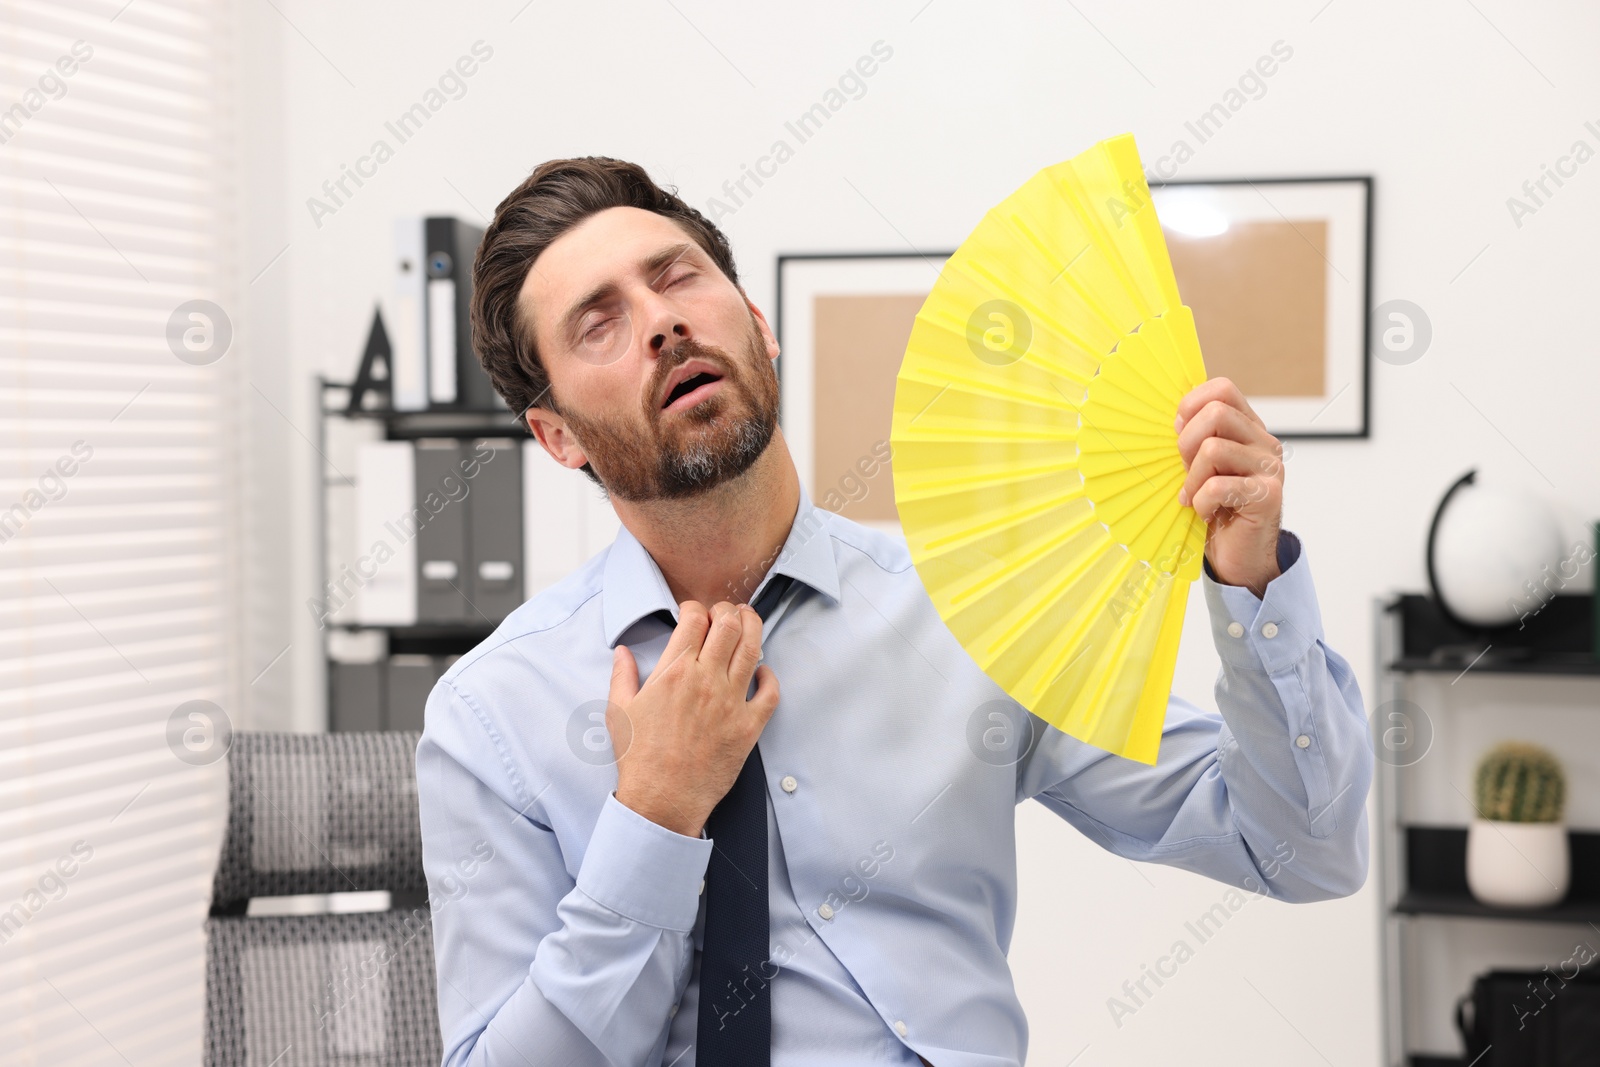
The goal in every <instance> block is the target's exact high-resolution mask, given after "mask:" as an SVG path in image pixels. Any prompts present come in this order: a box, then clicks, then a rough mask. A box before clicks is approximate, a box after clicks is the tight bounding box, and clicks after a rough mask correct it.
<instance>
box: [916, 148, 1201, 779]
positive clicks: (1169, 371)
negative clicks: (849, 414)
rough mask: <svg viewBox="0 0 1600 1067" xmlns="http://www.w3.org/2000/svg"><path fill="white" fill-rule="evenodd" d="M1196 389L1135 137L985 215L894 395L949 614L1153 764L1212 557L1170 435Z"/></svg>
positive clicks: (975, 644)
mask: <svg viewBox="0 0 1600 1067" xmlns="http://www.w3.org/2000/svg"><path fill="white" fill-rule="evenodd" d="M1205 377H1206V374H1205V365H1204V364H1203V362H1202V361H1201V358H1200V344H1199V340H1198V339H1197V338H1196V336H1195V328H1194V316H1193V315H1192V314H1191V313H1190V311H1189V309H1188V308H1186V307H1184V306H1183V304H1182V302H1181V301H1180V299H1179V297H1178V287H1177V283H1176V281H1175V280H1174V279H1173V274H1172V265H1171V262H1170V260H1169V258H1168V255H1167V246H1166V241H1165V239H1164V238H1163V237H1162V233H1161V225H1160V222H1159V221H1158V220H1157V218H1156V212H1155V208H1154V207H1153V205H1152V203H1151V198H1150V190H1149V188H1148V186H1147V185H1146V183H1145V179H1144V174H1143V168H1142V167H1141V166H1140V164H1139V155H1138V151H1137V150H1136V148H1135V147H1134V143H1133V137H1132V135H1131V134H1124V135H1123V136H1120V137H1115V138H1112V139H1110V140H1107V141H1102V142H1101V143H1100V144H1097V145H1095V146H1094V147H1093V148H1091V149H1089V150H1088V151H1086V152H1084V153H1083V154H1082V155H1079V156H1077V157H1075V158H1073V159H1071V160H1068V161H1067V162H1065V163H1060V164H1057V165H1055V166H1052V167H1048V168H1046V169H1045V170H1043V171H1040V172H1039V173H1038V174H1036V175H1034V177H1033V178H1032V179H1030V180H1029V181H1028V182H1027V183H1026V184H1024V185H1023V186H1022V187H1021V188H1020V189H1018V190H1017V191H1016V192H1015V193H1013V194H1012V195H1011V196H1009V197H1007V198H1006V199H1005V200H1004V201H1003V202H1001V203H1000V204H999V205H998V206H996V207H995V208H994V209H993V210H991V211H990V212H989V213H988V214H987V215H986V216H985V217H984V219H983V220H982V222H980V223H979V224H978V227H977V228H976V229H975V230H973V232H972V234H971V236H969V237H968V238H967V239H966V241H964V242H963V243H962V245H961V247H960V248H959V249H958V250H957V251H956V253H955V254H954V255H953V256H952V257H951V258H950V259H949V261H948V262H947V264H946V265H945V267H944V270H943V271H942V272H941V274H940V277H939V279H938V281H937V282H936V283H935V285H934V287H933V290H932V292H931V293H929V295H928V298H927V301H926V302H925V303H924V304H923V306H922V309H921V311H920V312H919V313H918V314H917V318H916V323H915V325H914V327H913V328H912V331H911V337H910V341H909V343H908V344H907V347H906V354H905V359H904V361H903V363H902V364H901V367H900V372H899V375H898V377H897V379H896V385H895V398H894V420H893V427H892V430H891V434H890V443H891V445H892V447H893V457H894V458H893V472H894V491H895V503H896V505H897V507H898V509H899V514H900V521H901V525H902V527H903V528H904V530H905V534H906V539H907V542H908V544H909V546H910V549H911V557H912V560H913V561H914V563H915V564H916V568H917V573H918V575H919V577H920V578H921V580H922V582H923V585H924V586H925V588H926V589H927V591H928V594H929V596H930V597H931V598H932V600H933V603H934V606H935V607H936V608H937V610H938V612H939V615H940V616H941V617H942V618H943V619H944V621H945V623H946V624H947V625H948V626H949V627H950V630H951V632H952V633H953V634H954V635H955V637H956V638H957V640H959V641H960V642H961V644H962V646H963V647H964V648H966V650H967V651H968V653H969V654H970V655H971V656H972V657H973V659H974V660H975V661H976V662H977V663H978V665H979V666H980V667H982V668H983V670H984V671H985V672H987V673H988V675H989V676H990V677H991V678H993V679H994V680H995V682H996V683H997V684H999V685H1000V686H1001V687H1002V688H1003V689H1004V690H1005V691H1006V692H1007V693H1008V694H1009V695H1010V696H1011V697H1012V698H1013V699H1015V700H1016V701H1017V702H1018V703H1020V704H1021V705H1022V706H1023V707H1025V708H1027V709H1028V710H1030V711H1032V712H1033V713H1034V714H1036V715H1038V716H1039V717H1040V718H1042V719H1044V720H1045V721H1046V722H1048V723H1050V724H1051V725H1053V726H1055V727H1057V728H1059V729H1061V730H1064V731H1065V732H1067V733H1068V734H1071V735H1072V736H1073V737H1076V738H1079V739H1080V740H1083V741H1086V742H1088V743H1090V744H1093V745H1096V746H1098V747H1100V748H1104V749H1107V750H1108V751H1111V752H1114V753H1116V754H1118V755H1121V756H1125V757H1127V758H1129V759H1133V760H1138V761H1140V762H1143V763H1154V762H1155V761H1156V756H1157V751H1158V749H1159V745H1160V740H1161V731H1162V726H1163V723H1164V721H1165V715H1166V706H1167V701H1168V698H1169V696H1170V694H1171V687H1172V674H1173V669H1174V666H1175V664H1176V660H1177V652H1178V638H1179V636H1180V634H1181V632H1182V630H1183V616H1184V610H1185V608H1186V606H1187V604H1188V593H1189V586H1190V584H1191V583H1192V582H1193V581H1194V580H1195V579H1197V578H1198V577H1199V576H1200V568H1201V555H1202V552H1203V551H1204V547H1205V537H1206V525H1205V523H1204V521H1202V520H1201V519H1200V517H1199V516H1198V515H1197V514H1196V512H1195V511H1194V509H1193V508H1192V507H1185V506H1180V505H1179V503H1178V490H1179V489H1180V488H1181V487H1182V485H1183V482H1184V479H1185V477H1186V476H1187V472H1186V470H1185V468H1184V465H1183V460H1182V457H1181V456H1180V455H1179V452H1178V442H1177V434H1176V432H1175V431H1174V429H1173V421H1174V418H1175V416H1176V414H1177V408H1178V401H1179V400H1180V399H1181V398H1182V397H1183V395H1184V394H1185V393H1187V392H1188V391H1189V390H1190V389H1192V388H1194V387H1195V386H1197V385H1199V384H1200V383H1201V382H1203V381H1204V380H1205Z"/></svg>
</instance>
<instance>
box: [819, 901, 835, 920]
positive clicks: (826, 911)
mask: <svg viewBox="0 0 1600 1067" xmlns="http://www.w3.org/2000/svg"><path fill="white" fill-rule="evenodd" d="M817 914H818V915H820V916H822V917H823V918H824V919H832V918H833V905H832V904H824V905H823V906H822V907H820V908H818V909H817Z"/></svg>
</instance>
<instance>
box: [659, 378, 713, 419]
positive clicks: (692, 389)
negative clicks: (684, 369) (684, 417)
mask: <svg viewBox="0 0 1600 1067" xmlns="http://www.w3.org/2000/svg"><path fill="white" fill-rule="evenodd" d="M721 383H722V376H721V375H718V374H709V373H705V372H702V373H700V374H696V375H695V376H694V377H692V378H685V379H684V380H683V381H681V382H679V383H678V384H677V385H676V386H675V387H674V388H673V390H672V392H670V393H668V394H667V401H666V403H665V404H663V405H661V407H662V410H664V411H674V410H678V409H681V408H688V407H693V406H694V405H696V404H698V403H700V401H702V400H704V399H706V398H707V397H709V396H710V395H711V394H712V393H714V392H716V391H717V389H718V388H719V387H720V385H721Z"/></svg>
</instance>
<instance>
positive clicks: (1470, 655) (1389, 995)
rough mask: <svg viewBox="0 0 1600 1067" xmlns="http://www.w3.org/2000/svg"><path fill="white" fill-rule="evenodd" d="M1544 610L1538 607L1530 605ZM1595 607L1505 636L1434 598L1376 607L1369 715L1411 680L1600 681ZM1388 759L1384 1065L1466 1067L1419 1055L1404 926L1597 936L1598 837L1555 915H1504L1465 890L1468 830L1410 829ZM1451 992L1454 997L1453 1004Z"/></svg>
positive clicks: (1546, 615) (1583, 843) (1561, 606)
mask: <svg viewBox="0 0 1600 1067" xmlns="http://www.w3.org/2000/svg"><path fill="white" fill-rule="evenodd" d="M1534 606H1538V605H1534ZM1595 607H1596V605H1595V603H1594V598H1593V597H1592V596H1590V595H1588V594H1583V595H1566V594H1564V595H1559V596H1555V597H1552V598H1551V599H1550V600H1548V601H1546V602H1545V603H1544V604H1543V605H1542V606H1538V610H1537V611H1530V612H1529V613H1528V614H1527V615H1525V616H1524V617H1523V618H1522V619H1521V620H1519V621H1518V622H1514V623H1512V624H1511V625H1509V626H1502V627H1494V628H1488V629H1480V630H1469V629H1465V628H1462V627H1460V626H1457V625H1456V624H1455V623H1454V622H1452V621H1451V620H1450V619H1449V618H1447V617H1446V616H1445V614H1444V613H1443V612H1442V611H1441V610H1440V609H1439V606H1438V604H1437V603H1436V602H1435V601H1434V600H1433V599H1432V598H1431V597H1428V596H1424V595H1421V594H1416V593H1405V594H1398V595H1392V596H1389V597H1386V598H1385V597H1380V598H1375V600H1374V602H1373V619H1374V639H1375V649H1374V652H1375V655H1374V656H1373V662H1374V663H1376V664H1377V665H1378V668H1377V674H1378V677H1377V685H1376V687H1375V690H1374V693H1373V701H1372V703H1373V706H1374V707H1381V706H1383V705H1384V704H1386V703H1388V702H1392V701H1403V700H1405V699H1406V698H1407V696H1408V689H1409V688H1410V686H1411V684H1412V683H1413V682H1414V680H1415V679H1417V678H1419V677H1422V676H1426V675H1451V676H1455V677H1454V680H1459V681H1461V682H1462V684H1464V685H1465V684H1470V682H1469V681H1466V680H1465V679H1466V676H1468V675H1477V674H1499V675H1519V676H1523V677H1527V676H1539V675H1542V676H1546V677H1563V676H1564V677H1578V678H1583V677H1597V676H1600V661H1597V660H1596V659H1595V655H1594V653H1595ZM1379 755H1380V759H1379V761H1378V764H1377V768H1376V777H1375V781H1374V785H1375V787H1376V794H1377V802H1378V812H1379V827H1380V829H1379V834H1378V842H1377V847H1376V849H1375V859H1376V861H1377V873H1378V876H1379V879H1380V884H1381V891H1382V893H1383V902H1384V908H1385V919H1384V922H1383V923H1382V925H1381V927H1380V935H1379V937H1380V946H1379V947H1380V960H1381V962H1382V983H1383V1003H1384V1016H1383V1032H1384V1062H1386V1063H1392V1064H1397V1065H1409V1067H1444V1065H1450V1067H1460V1065H1462V1064H1464V1063H1465V1062H1466V1061H1465V1060H1464V1059H1461V1058H1457V1057H1450V1056H1440V1055H1438V1054H1425V1053H1420V1052H1416V1051H1414V1050H1413V1049H1414V1046H1413V1042H1414V1040H1415V1036H1416V1035H1414V1034H1411V1033H1410V1032H1409V1030H1410V1024H1409V1020H1408V1005H1410V1004H1413V1003H1415V1002H1416V1001H1417V998H1418V996H1419V994H1418V991H1417V990H1416V989H1415V987H1414V984H1415V982H1416V981H1417V977H1418V976H1417V975H1416V974H1414V973H1413V972H1412V970H1411V968H1412V960H1411V959H1410V955H1409V952H1408V950H1407V947H1406V945H1407V941H1408V938H1407V937H1406V936H1405V931H1406V930H1407V929H1408V926H1407V924H1408V923H1413V922H1416V921H1418V920H1420V919H1425V918H1427V919H1437V918H1441V917H1443V918H1449V919H1451V920H1452V921H1458V922H1475V921H1485V920H1487V921H1491V922H1537V923H1591V922H1592V923H1596V924H1600V834H1594V833H1572V834H1571V842H1572V887H1571V889H1570V890H1569V891H1568V894H1567V897H1566V899H1565V900H1563V901H1562V902H1560V903H1558V904H1556V905H1553V906H1551V907H1547V908H1539V909H1526V910H1520V909H1511V908H1496V907H1491V906H1489V905H1485V904H1481V903H1479V902H1478V901H1477V900H1476V899H1475V898H1473V896H1472V894H1471V892H1470V891H1469V890H1468V889H1467V883H1466V840H1467V830H1466V828H1465V827H1460V826H1419V825H1413V824H1408V823H1407V822H1406V819H1405V813H1404V811H1402V810H1401V809H1402V807H1403V805H1402V804H1401V789H1400V775H1401V773H1402V772H1403V767H1401V766H1397V765H1396V764H1395V763H1394V762H1391V761H1389V760H1385V759H1382V758H1381V757H1382V755H1383V753H1381V752H1380V754H1379ZM1455 992H1460V991H1452V995H1454V993H1455Z"/></svg>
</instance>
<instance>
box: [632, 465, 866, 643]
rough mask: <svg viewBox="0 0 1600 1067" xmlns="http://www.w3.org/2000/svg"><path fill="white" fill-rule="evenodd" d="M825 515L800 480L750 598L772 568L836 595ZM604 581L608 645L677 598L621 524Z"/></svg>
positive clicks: (671, 607) (670, 609)
mask: <svg viewBox="0 0 1600 1067" xmlns="http://www.w3.org/2000/svg"><path fill="white" fill-rule="evenodd" d="M831 517H832V513H831V512H828V511H825V510H823V509H822V508H819V507H817V506H816V505H815V504H813V503H812V502H811V495H810V494H809V493H807V492H806V487H805V485H804V484H802V485H801V486H800V504H799V506H798V507H797V508H796V509H795V515H794V522H793V524H792V525H791V526H790V527H789V536H788V538H787V539H786V540H785V541H784V543H783V548H782V549H781V550H779V552H778V558H777V559H776V560H774V561H773V563H772V566H771V567H770V568H769V569H768V570H767V573H766V574H764V575H763V576H762V578H761V584H760V585H758V586H756V588H755V590H754V591H753V592H752V593H751V595H750V599H751V600H752V601H754V600H755V599H756V597H757V596H759V595H760V594H761V590H762V589H764V588H766V585H767V582H768V581H769V580H770V579H771V577H772V575H774V574H787V575H789V576H790V577H791V578H793V579H795V580H796V581H799V582H804V583H805V584H806V585H808V586H810V587H811V588H813V589H815V590H817V592H819V593H825V594H827V596H828V597H829V598H831V599H833V600H835V601H837V600H838V599H839V564H838V562H837V560H836V559H835V558H834V554H833V539H832V537H830V536H829V534H828V529H827V525H828V522H829V521H830V519H831ZM604 582H605V584H604V586H603V589H602V592H601V603H602V617H603V622H604V625H605V631H606V644H607V645H609V646H611V647H613V648H615V647H616V644H617V641H618V640H619V639H620V638H621V637H622V635H623V634H624V633H625V632H627V629H628V627H630V626H632V625H633V624H634V623H636V622H638V621H639V620H640V619H642V618H644V617H646V616H648V615H653V614H655V613H656V612H657V611H661V610H665V611H666V612H667V613H668V614H670V615H671V616H672V617H673V618H677V616H678V602H677V601H676V600H674V599H673V598H672V590H671V589H669V588H668V587H667V580H666V578H665V577H663V576H662V574H661V568H660V567H659V566H658V565H657V564H656V561H655V559H654V558H653V557H652V556H651V555H650V553H649V552H648V551H646V550H645V547H644V546H643V545H642V544H640V543H639V539H638V538H636V537H634V536H633V534H632V532H631V531H629V529H628V528H627V527H626V526H623V527H621V528H619V529H618V531H617V537H616V540H614V541H612V543H611V549H610V551H609V552H608V553H607V555H606V563H605V578H604Z"/></svg>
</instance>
